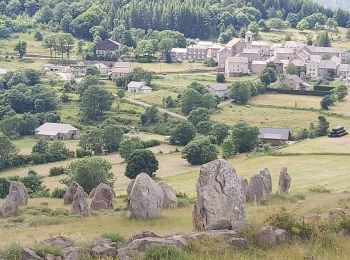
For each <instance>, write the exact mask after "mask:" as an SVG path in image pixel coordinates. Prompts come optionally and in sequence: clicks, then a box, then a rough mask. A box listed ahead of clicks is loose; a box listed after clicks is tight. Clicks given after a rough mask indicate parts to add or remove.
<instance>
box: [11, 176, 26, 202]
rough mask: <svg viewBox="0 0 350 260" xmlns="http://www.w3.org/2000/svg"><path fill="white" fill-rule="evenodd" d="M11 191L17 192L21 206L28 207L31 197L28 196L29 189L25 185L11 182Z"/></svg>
mask: <svg viewBox="0 0 350 260" xmlns="http://www.w3.org/2000/svg"><path fill="white" fill-rule="evenodd" d="M11 191H16V192H17V194H18V201H19V205H27V204H28V198H29V195H28V191H27V188H26V187H25V186H24V184H23V183H21V182H18V181H11V184H10V189H9V193H10V192H11Z"/></svg>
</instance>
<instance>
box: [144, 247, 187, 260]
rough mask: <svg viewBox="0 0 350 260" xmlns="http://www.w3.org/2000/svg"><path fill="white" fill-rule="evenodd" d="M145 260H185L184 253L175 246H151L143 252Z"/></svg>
mask: <svg viewBox="0 0 350 260" xmlns="http://www.w3.org/2000/svg"><path fill="white" fill-rule="evenodd" d="M144 259H145V260H185V259H187V257H186V253H185V252H184V251H183V250H182V249H180V248H178V247H175V246H169V245H153V246H150V247H147V248H146V250H145V257H144Z"/></svg>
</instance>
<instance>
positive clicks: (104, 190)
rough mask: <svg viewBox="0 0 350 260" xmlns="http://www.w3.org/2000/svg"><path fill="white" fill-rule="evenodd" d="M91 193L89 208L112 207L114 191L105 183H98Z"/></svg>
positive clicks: (104, 208)
mask: <svg viewBox="0 0 350 260" xmlns="http://www.w3.org/2000/svg"><path fill="white" fill-rule="evenodd" d="M93 195H94V196H93V199H92V201H91V206H90V208H91V210H108V209H113V208H114V192H113V190H112V188H111V187H110V186H108V185H107V184H104V183H100V184H99V185H98V186H97V187H96V188H94V194H93ZM90 196H91V194H90Z"/></svg>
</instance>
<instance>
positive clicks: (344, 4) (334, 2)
mask: <svg viewBox="0 0 350 260" xmlns="http://www.w3.org/2000/svg"><path fill="white" fill-rule="evenodd" d="M314 2H315V3H319V4H321V5H324V6H327V7H329V8H332V9H335V10H336V9H338V8H341V9H343V10H350V2H349V1H348V0H314Z"/></svg>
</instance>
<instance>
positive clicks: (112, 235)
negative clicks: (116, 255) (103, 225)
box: [102, 233, 126, 248]
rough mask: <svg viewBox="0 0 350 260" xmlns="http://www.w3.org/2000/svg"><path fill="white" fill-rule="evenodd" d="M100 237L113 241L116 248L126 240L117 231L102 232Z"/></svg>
mask: <svg viewBox="0 0 350 260" xmlns="http://www.w3.org/2000/svg"><path fill="white" fill-rule="evenodd" d="M102 237H104V238H107V239H109V240H111V241H112V242H113V243H116V246H117V248H120V247H121V246H123V245H124V244H125V242H126V240H125V238H124V237H123V236H122V235H121V234H119V233H107V234H103V235H102Z"/></svg>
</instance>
